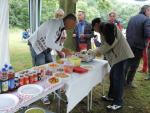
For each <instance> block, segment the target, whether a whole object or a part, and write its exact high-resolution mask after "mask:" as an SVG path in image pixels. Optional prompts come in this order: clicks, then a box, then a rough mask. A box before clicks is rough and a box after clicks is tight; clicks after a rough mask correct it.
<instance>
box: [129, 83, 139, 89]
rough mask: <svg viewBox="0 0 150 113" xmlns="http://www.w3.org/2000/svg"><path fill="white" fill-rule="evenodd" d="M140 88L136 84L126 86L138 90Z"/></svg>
mask: <svg viewBox="0 0 150 113" xmlns="http://www.w3.org/2000/svg"><path fill="white" fill-rule="evenodd" d="M137 87H138V86H137V85H136V84H134V83H130V84H126V88H137Z"/></svg>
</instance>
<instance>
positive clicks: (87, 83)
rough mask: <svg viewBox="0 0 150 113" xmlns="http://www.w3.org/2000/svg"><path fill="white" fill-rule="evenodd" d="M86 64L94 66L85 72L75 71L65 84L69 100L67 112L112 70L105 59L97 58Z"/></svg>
mask: <svg viewBox="0 0 150 113" xmlns="http://www.w3.org/2000/svg"><path fill="white" fill-rule="evenodd" d="M85 65H90V66H92V67H93V68H92V69H91V70H90V71H88V72H87V73H84V74H77V73H73V74H72V78H71V79H70V80H69V81H68V82H67V83H66V84H65V85H66V86H65V87H66V96H67V100H68V105H67V113H69V112H70V111H71V110H72V109H73V108H74V107H75V106H76V105H77V104H78V103H79V102H80V101H81V100H82V99H83V98H84V97H86V96H87V95H88V94H89V92H90V91H91V90H92V88H93V87H94V86H96V85H97V84H99V83H101V82H102V80H103V78H104V76H105V75H106V74H107V73H109V71H110V66H109V64H108V62H107V61H105V60H97V59H95V60H94V61H92V62H90V63H86V64H85Z"/></svg>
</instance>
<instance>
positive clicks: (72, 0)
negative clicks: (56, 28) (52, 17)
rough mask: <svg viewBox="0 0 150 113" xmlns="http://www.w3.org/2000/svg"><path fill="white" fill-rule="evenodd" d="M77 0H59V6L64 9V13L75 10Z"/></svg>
mask: <svg viewBox="0 0 150 113" xmlns="http://www.w3.org/2000/svg"><path fill="white" fill-rule="evenodd" d="M76 2H77V0H59V6H60V8H61V9H63V10H64V12H65V14H68V13H74V14H75V12H76Z"/></svg>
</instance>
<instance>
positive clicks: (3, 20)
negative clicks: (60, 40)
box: [0, 0, 150, 68]
mask: <svg viewBox="0 0 150 113" xmlns="http://www.w3.org/2000/svg"><path fill="white" fill-rule="evenodd" d="M41 1H42V0H29V14H30V29H31V32H32V33H33V32H34V31H35V30H36V29H37V28H38V26H39V24H40V16H41V6H42V4H41V3H42V2H41ZM118 2H123V3H133V4H141V5H144V4H150V0H118ZM8 31H9V6H8V0H0V68H1V67H2V66H3V65H4V64H5V63H9V62H10V57H9V44H8V42H9V40H8V39H9V38H8V37H9V36H8Z"/></svg>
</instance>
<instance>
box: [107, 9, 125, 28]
mask: <svg viewBox="0 0 150 113" xmlns="http://www.w3.org/2000/svg"><path fill="white" fill-rule="evenodd" d="M108 16H109V20H108V22H109V23H113V24H115V25H116V26H117V27H118V28H119V30H120V31H122V29H123V27H122V25H121V23H120V22H119V21H118V20H117V14H116V13H115V12H110V13H109V15H108Z"/></svg>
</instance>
